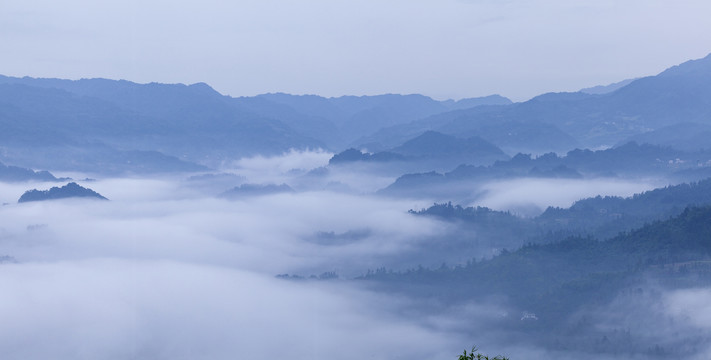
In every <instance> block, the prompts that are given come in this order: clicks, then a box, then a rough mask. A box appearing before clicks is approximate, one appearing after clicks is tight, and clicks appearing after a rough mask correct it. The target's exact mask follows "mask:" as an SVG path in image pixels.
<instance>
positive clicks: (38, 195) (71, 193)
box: [17, 182, 108, 203]
mask: <svg viewBox="0 0 711 360" xmlns="http://www.w3.org/2000/svg"><path fill="white" fill-rule="evenodd" d="M67 198H90V199H100V200H108V199H107V198H105V197H103V196H102V195H101V194H99V193H97V192H96V191H94V190H91V189H88V188H85V187H83V186H81V185H79V184H77V183H75V182H70V183H68V184H67V185H64V186H62V187H56V186H55V187H52V188H50V189H49V190H37V189H32V190H28V191H25V193H24V194H22V196H20V199H19V200H17V202H18V203H24V202H30V201H45V200H57V199H67Z"/></svg>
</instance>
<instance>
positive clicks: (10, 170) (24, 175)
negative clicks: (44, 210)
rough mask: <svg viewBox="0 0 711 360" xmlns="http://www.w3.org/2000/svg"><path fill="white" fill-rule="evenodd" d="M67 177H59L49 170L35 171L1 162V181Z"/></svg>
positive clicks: (55, 179)
mask: <svg viewBox="0 0 711 360" xmlns="http://www.w3.org/2000/svg"><path fill="white" fill-rule="evenodd" d="M64 180H68V179H67V178H61V179H58V178H56V177H55V176H54V175H52V173H50V172H49V171H44V170H42V171H34V170H32V169H26V168H22V167H19V166H12V165H5V164H3V163H0V181H1V182H22V181H64Z"/></svg>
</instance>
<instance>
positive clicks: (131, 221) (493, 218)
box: [0, 56, 711, 360]
mask: <svg viewBox="0 0 711 360" xmlns="http://www.w3.org/2000/svg"><path fill="white" fill-rule="evenodd" d="M709 69H711V56H708V57H706V58H703V59H699V60H692V61H689V62H686V63H683V64H680V65H678V66H676V67H673V68H670V69H668V70H666V71H664V72H663V73H661V74H659V75H656V76H649V77H646V78H640V79H636V80H631V81H626V82H623V83H622V84H620V85H619V86H617V87H615V88H614V89H608V90H605V89H607V88H605V87H601V88H600V89H598V90H599V91H598V92H596V93H595V94H592V93H587V92H575V93H555V94H553V93H551V94H543V95H540V96H538V97H535V98H533V99H531V100H529V101H525V102H520V103H514V102H511V101H510V100H508V99H506V98H503V97H501V96H487V97H481V98H472V99H462V100H459V101H453V100H449V101H440V100H434V99H431V98H428V97H426V96H422V95H417V94H413V95H397V94H387V95H377V96H342V97H337V98H334V97H332V98H326V97H320V96H316V95H289V94H282V93H272V94H263V95H258V96H253V97H241V98H233V97H230V96H225V95H222V94H220V93H218V92H217V91H215V90H213V89H212V88H210V86H208V85H206V84H204V83H198V84H193V85H183V84H158V83H151V84H137V83H132V82H128V81H115V80H107V79H82V80H76V81H73V80H61V79H34V78H29V77H24V78H15V77H5V76H0V95H2V96H0V126H2V129H3V131H2V132H0V161H1V163H0V203H1V204H2V206H0V288H1V289H3V291H2V292H1V293H0V318H2V319H3V323H4V326H3V327H1V328H0V350H1V351H2V353H3V358H9V359H34V358H56V359H96V358H106V359H126V358H132V359H194V358H205V359H228V358H229V359H233V358H235V357H237V358H248V359H262V358H272V357H289V358H293V359H330V358H334V357H338V358H345V359H396V358H408V359H409V358H414V359H451V358H454V357H455V356H456V354H459V353H461V350H462V349H464V348H467V349H470V348H471V346H472V345H476V346H478V347H480V348H481V350H482V351H483V352H486V353H489V354H492V355H495V354H502V355H506V356H509V357H510V358H511V359H532V360H536V359H549V358H575V359H662V358H668V357H669V356H677V357H686V358H690V359H706V358H708V357H709V356H708V355H709V354H711V347H709V346H708V345H707V344H708V339H709V338H711V325H710V324H711V322H710V320H709V313H710V311H709V307H708V306H707V303H708V300H709V299H711V295H710V292H709V291H710V290H709V289H711V275H710V274H711V260H710V259H711V243H710V242H709V239H710V238H711V237H710V236H709V234H711V221H709V219H711V207H709V206H710V204H711V146H709V143H708V136H707V135H708V131H709V126H711V124H710V123H709V122H708V119H709V114H711V110H710V109H709V106H708V101H707V98H708V94H711V88H710V87H709V86H708V84H710V83H711V82H709V81H707V80H709V79H711V75H709V74H711V71H710V70H709ZM669 94H672V95H669ZM678 99H684V100H685V101H678Z"/></svg>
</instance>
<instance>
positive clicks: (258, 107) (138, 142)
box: [0, 76, 510, 173]
mask: <svg viewBox="0 0 711 360" xmlns="http://www.w3.org/2000/svg"><path fill="white" fill-rule="evenodd" d="M499 103H510V101H509V100H508V99H505V98H503V97H500V96H491V97H486V98H480V99H465V100H461V101H459V102H452V101H446V102H440V101H435V100H432V99H431V98H428V97H425V96H421V95H380V96H362V97H355V96H343V97H339V98H323V97H318V96H293V95H287V94H266V95H260V96H256V97H249V98H247V97H242V98H232V97H229V96H224V95H222V94H219V93H218V92H216V91H215V90H213V89H212V88H210V87H209V86H208V85H206V84H202V83H199V84H193V85H190V86H186V85H182V84H157V83H151V84H136V83H132V82H128V81H114V80H107V79H82V80H77V81H71V80H61V79H34V78H28V77H25V78H13V77H4V76H0V125H1V126H2V128H3V129H4V130H5V131H3V132H2V133H0V144H1V145H2V146H3V147H4V148H5V149H6V151H5V152H4V153H3V156H4V158H6V159H11V160H13V161H14V162H16V163H23V164H27V165H28V166H33V167H43V168H49V166H47V165H49V164H51V165H52V167H51V168H53V169H70V170H81V171H90V170H93V171H94V172H113V173H115V172H117V171H118V172H143V171H140V169H148V168H151V167H152V166H155V167H156V168H158V169H161V170H160V171H165V170H170V171H199V170H205V168H198V167H196V166H195V163H199V164H202V165H208V166H211V165H215V164H219V163H221V162H222V161H223V160H225V159H233V158H235V157H241V156H248V155H255V154H267V155H268V154H279V153H282V152H284V151H288V150H289V149H292V148H296V149H307V148H331V149H338V148H339V147H341V148H345V145H346V144H348V143H349V142H351V141H353V140H354V139H356V138H358V137H361V136H364V135H367V134H370V133H372V132H374V131H376V130H378V129H380V128H382V127H384V126H389V125H394V124H400V123H406V122H410V121H413V120H416V119H419V118H421V117H424V116H428V115H431V114H435V113H439V112H443V111H447V110H449V109H450V108H454V107H464V106H470V105H471V106H478V105H480V104H499ZM97 149H101V151H102V152H103V153H102V154H101V156H95V155H94V154H96V152H97V151H96V150H97ZM127 151H133V152H134V153H133V154H134V155H135V154H136V153H135V152H136V151H152V152H159V153H161V154H163V155H164V156H163V158H162V159H157V158H156V159H151V161H144V162H142V163H140V162H139V163H136V161H137V159H135V157H136V156H133V157H134V158H133V159H128V158H130V157H131V155H130V154H126V152H127ZM107 155H108V157H109V158H110V159H111V161H110V162H111V165H110V166H109V167H110V169H112V170H111V171H109V170H106V169H105V166H108V164H101V165H99V164H97V165H96V166H94V168H93V169H87V168H91V167H92V164H94V163H95V162H97V161H99V160H100V159H102V158H105V157H106V156H107ZM168 157H172V159H168ZM178 161H183V162H184V163H178ZM48 163H49V164H48ZM134 165H136V166H137V167H138V168H139V170H136V169H134V168H133V166H134Z"/></svg>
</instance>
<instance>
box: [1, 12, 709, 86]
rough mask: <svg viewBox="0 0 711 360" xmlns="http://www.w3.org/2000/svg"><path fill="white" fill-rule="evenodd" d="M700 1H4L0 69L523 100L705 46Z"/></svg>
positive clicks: (688, 55) (622, 75)
mask: <svg viewBox="0 0 711 360" xmlns="http://www.w3.org/2000/svg"><path fill="white" fill-rule="evenodd" d="M709 14H711V2H710V1H708V0H688V1H686V0H681V1H680V0H673V1H672V0H669V1H664V0H625V1H619V0H581V1H571V0H439V1H432V0H431V1H422V0H393V1H382V0H358V1H352V0H351V1H346V0H310V1H286V0H240V1H217V0H205V1H200V2H197V1H175V0H172V1H163V0H158V1H138V0H122V1H101V2H98V1H89V0H67V1H61V2H59V1H50V0H38V1H27V0H3V1H2V3H0V48H2V52H3V55H2V56H0V74H4V75H11V76H33V77H61V78H72V79H78V78H83V77H105V78H112V79H119V78H120V79H127V80H132V81H136V82H151V81H156V82H182V83H195V82H206V83H208V84H210V85H211V86H213V87H214V88H215V89H216V90H218V91H220V92H222V93H225V94H229V95H232V96H242V95H255V94H258V93H264V92H277V91H282V92H289V93H296V94H304V93H313V94H320V95H325V96H338V95H344V94H354V95H362V94H380V93H422V94H425V95H429V96H432V97H434V98H438V99H444V98H461V97H469V96H481V95H487V94H491V93H499V94H502V95H505V96H508V97H511V98H512V99H514V100H525V99H527V98H530V97H532V96H534V95H537V94H540V93H543V92H548V91H566V90H567V91H573V90H578V89H580V88H582V87H588V86H593V85H599V84H607V83H611V82H615V81H619V80H623V79H626V78H630V77H639V76H646V75H652V74H656V73H658V72H660V71H662V70H664V69H665V68H667V67H669V66H671V65H675V64H677V63H680V62H683V61H685V60H688V59H693V58H700V57H703V56H705V55H706V54H708V53H709V52H711V44H710V43H709V42H708V41H707V40H708V39H709V35H708V34H711V21H708V17H709Z"/></svg>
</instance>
